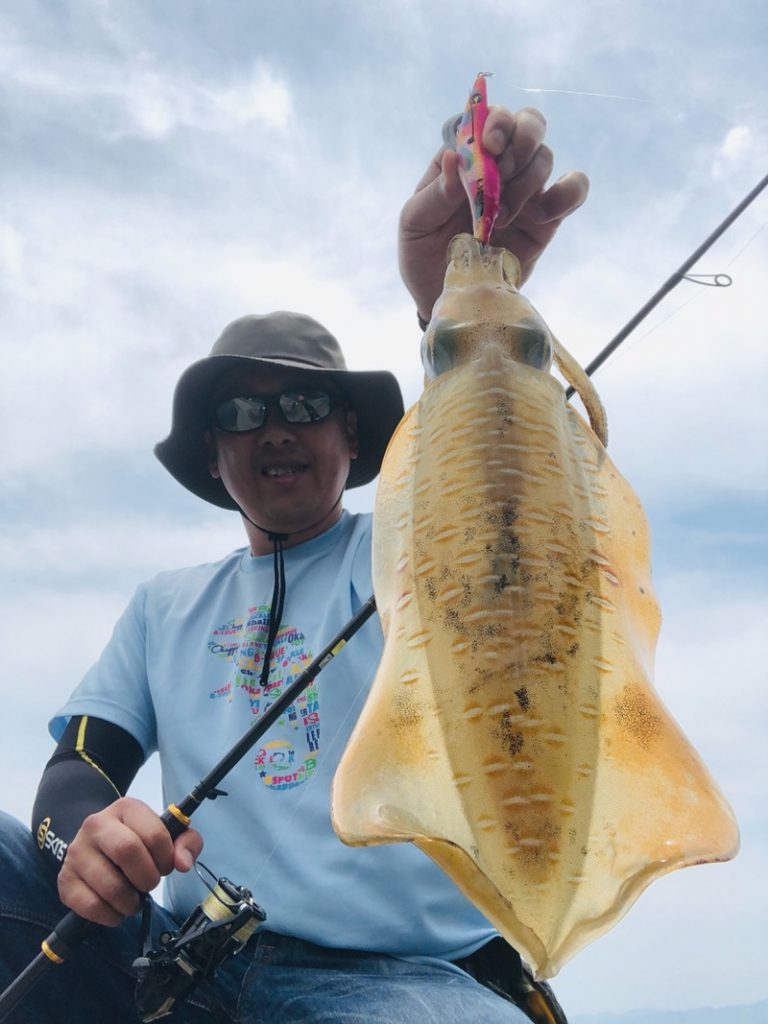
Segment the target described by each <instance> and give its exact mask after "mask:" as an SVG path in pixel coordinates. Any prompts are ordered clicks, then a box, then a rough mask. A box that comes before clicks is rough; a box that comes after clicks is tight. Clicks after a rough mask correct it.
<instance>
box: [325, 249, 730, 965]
mask: <svg viewBox="0 0 768 1024" xmlns="http://www.w3.org/2000/svg"><path fill="white" fill-rule="evenodd" d="M476 234H477V233H476ZM519 281H520V267H519V264H518V262H517V260H516V258H515V257H514V256H513V255H512V254H511V253H509V252H508V251H506V250H505V249H502V248H494V247H492V246H490V245H486V244H484V242H483V239H482V238H478V237H473V236H471V235H468V234H464V235H459V236H457V237H456V238H454V240H453V241H452V243H451V245H450V249H449V253H448V268H447V272H446V277H445V287H444V290H443V293H442V295H441V296H440V298H439V300H438V302H437V304H436V306H435V309H434V311H433V316H432V320H431V322H430V324H429V326H428V329H427V331H426V333H425V335H424V339H423V343H422V361H423V363H424V367H425V375H426V377H425V387H424V391H423V394H422V395H421V398H420V400H419V401H418V403H417V404H416V405H415V406H413V407H412V408H411V409H410V410H409V411H408V412H407V413H406V415H405V417H404V418H403V420H402V422H401V424H400V426H399V427H398V429H397V431H396V433H395V435H394V437H393V438H392V441H391V443H390V445H389V448H388V450H387V453H386V456H385V458H384V463H383V467H382V471H381V476H380V480H379V485H378V491H377V495H376V501H375V509H374V538H373V574H374V589H375V595H376V602H377V607H378V610H379V614H380V618H381V622H382V627H383V631H384V637H385V642H384V649H383V654H382V658H381V662H380V664H379V667H378V670H377V673H376V676H375V679H374V682H373V684H372V688H371V691H370V694H369V697H368V700H367V702H366V704H365V706H364V708H363V711H362V713H361V715H360V718H359V720H358V722H357V724H356V726H355V729H354V731H353V733H352V736H351V738H350V740H349V743H348V745H347V748H346V750H345V752H344V754H343V756H342V759H341V761H340V763H339V766H338V769H337V773H336V776H335V780H334V786H333V797H332V817H333V822H334V826H335V828H336V831H337V833H338V835H339V836H340V838H341V839H342V840H343V841H344V842H346V843H349V844H354V845H370V844H376V843H385V842H412V843H414V844H415V845H416V846H417V847H418V848H419V849H421V850H422V851H423V852H424V853H425V854H427V855H428V856H429V857H431V858H432V859H433V860H434V861H435V862H436V863H437V864H438V865H439V866H440V867H441V868H442V869H443V870H444V871H445V872H446V873H447V874H448V875H449V876H450V877H451V878H452V879H453V881H454V882H455V884H456V885H457V886H458V887H459V889H460V890H461V891H462V892H463V893H464V894H465V895H466V896H467V897H468V898H469V899H470V900H471V901H472V902H473V903H474V904H475V905H476V906H477V907H478V908H479V909H480V910H481V911H482V913H483V914H485V916H486V917H487V918H488V920H489V921H490V922H491V923H492V924H493V925H494V926H495V927H496V928H497V929H498V931H499V932H500V933H501V934H502V935H503V936H504V937H505V938H506V939H507V940H508V941H509V942H510V943H511V944H512V945H513V946H514V947H515V948H516V949H517V950H518V951H519V952H520V953H521V955H522V956H523V957H524V958H525V959H526V960H527V961H528V963H529V964H530V965H531V967H532V969H533V971H534V973H535V975H536V976H537V977H539V978H549V977H553V976H554V975H555V974H556V973H557V972H558V970H559V969H560V967H561V966H562V965H563V964H564V963H565V962H566V961H567V960H568V959H569V958H571V957H573V956H574V955H575V954H576V953H577V952H578V951H579V950H580V949H582V948H583V947H584V946H585V945H586V944H587V943H589V942H591V941H593V940H594V939H596V938H597V937H598V936H600V935H602V934H603V933H605V932H606V931H607V930H608V929H610V928H611V927H612V926H613V925H614V924H615V923H616V922H617V921H618V920H619V919H620V918H621V917H622V916H623V914H624V913H625V912H626V911H627V910H628V909H629V907H630V906H631V905H632V903H633V902H634V901H635V900H636V899H637V897H638V896H639V895H640V893H641V892H642V891H643V890H644V889H645V888H646V887H647V886H648V885H649V884H650V883H651V882H652V881H653V880H654V879H656V878H658V877H660V876H661V875H664V874H666V873H667V872H669V871H672V870H674V869H676V868H682V867H684V866H686V865H692V864H698V863H703V862H708V861H722V860H727V859H729V858H730V857H732V856H733V855H734V854H735V853H736V850H737V848H738V830H737V826H736V822H735V819H734V816H733V813H732V811H731V809H730V807H729V805H728V804H727V802H726V800H725V798H724V797H723V795H722V794H721V792H720V790H719V789H718V787H717V784H716V783H715V781H714V780H713V779H712V777H711V776H710V774H709V772H708V770H707V768H706V767H705V765H704V764H703V762H702V760H701V759H700V757H699V755H698V754H697V753H696V751H695V750H694V749H693V747H692V745H691V744H690V742H689V741H688V740H687V739H686V737H685V736H684V735H683V733H682V731H681V729H680V728H679V726H678V725H677V724H676V722H675V721H674V719H673V718H672V717H671V715H670V713H669V712H668V711H667V709H666V708H665V706H664V705H663V703H662V701H661V699H660V697H659V695H658V694H657V692H656V690H655V689H654V685H653V667H654V651H655V646H656V640H657V636H658V631H659V624H660V612H659V606H658V602H657V599H656V596H655V594H654V590H653V585H652V582H651V575H650V538H649V529H648V524H647V522H646V518H645V515H644V513H643V509H642V507H641V504H640V501H639V500H638V498H637V496H636V495H635V493H634V491H633V490H632V488H631V487H630V485H629V484H628V483H627V482H626V480H624V478H623V477H622V476H621V474H620V473H619V471H618V469H617V468H616V466H615V465H614V464H613V462H612V461H611V459H610V457H609V455H608V453H607V451H606V447H605V444H606V439H607V428H606V417H605V412H604V409H603V406H602V404H601V402H600V399H599V397H598V395H597V393H596V391H595V389H594V387H593V385H592V384H591V382H590V381H589V379H588V378H587V377H586V376H585V374H584V372H583V370H581V368H580V367H579V365H578V363H577V362H576V360H574V359H573V358H572V357H571V356H570V355H569V354H568V353H567V352H566V350H565V349H564V348H563V346H562V345H560V343H559V342H558V341H557V340H556V339H555V338H554V337H553V335H552V333H551V332H550V331H549V329H548V328H547V326H546V324H545V322H544V321H543V319H542V318H541V317H540V316H539V314H538V313H537V312H536V310H535V309H534V308H533V306H532V305H531V304H530V303H529V302H528V300H527V299H526V298H525V297H524V296H523V295H521V294H520V292H519V290H518V286H519ZM553 360H554V361H556V363H557V365H558V367H559V368H560V370H561V372H562V374H563V376H564V377H565V378H566V379H567V380H568V381H569V382H571V383H572V384H573V385H574V387H575V388H576V390H577V391H578V393H579V395H580V396H581V397H582V400H583V402H584V406H585V408H586V410H587V414H588V419H589V422H587V420H586V419H584V418H582V416H581V415H580V414H579V412H578V411H577V410H576V409H575V408H573V407H572V406H571V405H570V404H569V403H568V402H566V400H565V394H564V389H563V386H562V384H561V383H560V381H559V380H558V379H557V378H556V377H555V376H553V374H552V372H551V366H552V362H553Z"/></svg>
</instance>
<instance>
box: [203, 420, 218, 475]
mask: <svg viewBox="0 0 768 1024" xmlns="http://www.w3.org/2000/svg"><path fill="white" fill-rule="evenodd" d="M203 444H204V445H205V454H206V456H207V458H208V472H209V473H210V474H211V476H212V477H213V479H214V480H219V479H220V477H221V473H220V472H219V456H218V453H217V451H216V438H215V437H214V436H213V434H212V433H211V431H210V430H206V431H204V432H203Z"/></svg>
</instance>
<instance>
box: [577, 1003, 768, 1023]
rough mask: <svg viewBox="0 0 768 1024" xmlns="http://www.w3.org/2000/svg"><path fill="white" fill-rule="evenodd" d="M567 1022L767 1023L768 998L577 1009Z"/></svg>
mask: <svg viewBox="0 0 768 1024" xmlns="http://www.w3.org/2000/svg"><path fill="white" fill-rule="evenodd" d="M568 1021H569V1024H768V999H761V1000H760V1001H759V1002H757V1003H749V1004H743V1005H740V1006H702V1007H699V1008H698V1009H696V1010H628V1011H626V1012H624V1013H610V1012H606V1013H586V1014H584V1013H580V1014H576V1015H575V1016H569V1018H568Z"/></svg>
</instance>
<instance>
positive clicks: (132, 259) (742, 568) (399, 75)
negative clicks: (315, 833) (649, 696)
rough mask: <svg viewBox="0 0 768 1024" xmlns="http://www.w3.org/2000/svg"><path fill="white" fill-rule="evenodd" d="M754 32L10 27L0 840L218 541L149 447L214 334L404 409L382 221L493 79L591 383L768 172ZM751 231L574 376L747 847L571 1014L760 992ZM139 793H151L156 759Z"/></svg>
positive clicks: (500, 21)
mask: <svg viewBox="0 0 768 1024" xmlns="http://www.w3.org/2000/svg"><path fill="white" fill-rule="evenodd" d="M767 42H768V15H767V14H766V9H765V5H764V2H763V0H734V3H733V4H731V5H729V7H728V11H727V12H726V11H725V9H724V8H723V6H722V3H720V2H717V3H715V2H714V0H701V2H699V3H696V4H691V3H685V4H683V3H681V2H678V0H666V2H665V3H664V4H648V3H646V2H644V0H625V2H619V0H614V2H612V3H609V2H598V0H567V2H566V0H535V2H534V0H518V2H516V3H514V4H513V3H510V2H508V0H505V2H501V0H499V2H495V0H474V2H473V3H472V4H471V5H470V4H468V3H461V4H459V3H452V2H450V0H390V2H389V3H388V4H386V5H380V4H374V3H370V2H365V0H355V2H349V0H327V2H320V0H283V3H282V4H280V5H277V4H274V3H266V2H263V0H231V2H227V0H162V2H159V0H158V2H150V0H133V2H132V3H130V4H123V3H118V2H110V0H69V2H61V0H57V2H53V0H51V2H38V0H6V2H4V3H3V4H2V6H1V7H0V90H1V93H0V142H1V145H2V160H1V161H0V175H1V176H2V179H1V181H0V190H1V195H2V201H1V204H0V340H1V343H2V351H3V373H2V378H1V379H2V383H1V384H0V387H2V403H1V405H0V420H1V421H2V422H1V425H0V444H1V445H2V466H3V484H4V486H3V489H2V503H1V504H0V525H1V526H2V529H1V530H0V572H1V574H2V592H1V593H0V606H1V611H2V615H1V616H0V659H2V664H1V666H0V694H1V695H2V700H3V705H4V707H5V715H4V717H3V719H2V722H1V723H0V730H2V731H1V733H0V736H1V740H2V743H1V749H2V755H1V756H2V766H3V779H4V785H3V798H2V801H0V804H2V806H3V807H4V809H6V810H8V811H10V812H11V813H14V814H16V815H17V816H18V817H20V818H22V819H24V820H28V818H29V812H30V808H31V804H32V800H33V796H34V792H35V788H36V784H37V779H38V777H39V773H40V771H41V769H42V766H43V765H44V763H45V761H46V759H47V757H48V756H49V753H50V750H51V748H52V743H51V740H50V738H49V737H48V735H47V728H46V723H47V720H48V717H49V716H50V714H51V713H52V712H53V711H54V710H55V709H56V708H57V706H58V705H59V704H60V703H61V702H63V700H64V699H65V698H66V696H67V695H68V693H69V692H70V690H71V689H72V688H73V687H74V686H75V685H76V684H77V683H78V682H79V680H80V678H81V676H82V674H83V673H84V671H85V670H86V669H87V668H88V666H89V665H90V664H91V663H92V662H93V661H94V660H95V658H96V657H97V656H98V654H99V652H100V650H101V648H102V647H103V645H104V644H105V642H106V640H107V639H108V637H109V634H110V631H111V628H112V625H113V623H114V621H115V619H116V618H117V616H118V614H119V613H120V611H121V610H122V608H123V607H124V605H125V604H126V602H127V601H128V599H129V598H130V596H131V594H132V592H133V589H134V588H135V586H136V585H137V584H138V583H139V582H140V581H142V580H144V579H146V578H148V577H151V576H153V575H154V574H155V573H156V572H158V571H160V570H163V569H167V568H172V567H176V566H180V565H185V564H195V563H198V562H202V561H212V560H215V559H217V558H219V557H221V556H222V555H223V554H225V553H226V552H227V551H229V550H231V549H232V548H234V547H238V546H241V545H242V543H243V535H242V530H241V527H240V525H239V522H238V520H237V518H236V516H235V515H234V514H233V513H227V512H225V511H222V510H217V509H215V508H213V507H212V506H211V507H206V506H205V505H204V504H203V503H201V502H200V501H199V500H198V499H195V498H193V497H192V496H191V495H190V494H188V493H187V492H186V491H184V490H183V489H182V488H181V487H179V485H178V484H176V483H175V481H173V480H172V479H171V478H170V476H168V475H167V474H165V473H164V471H163V470H162V469H161V467H160V466H159V464H158V463H157V462H156V461H155V460H154V457H153V455H152V446H153V445H154V443H155V442H156V441H158V440H159V439H161V438H162V437H164V436H165V435H166V433H167V431H168V428H169V425H170V397H171V394H172V391H173V387H174V384H175V381H176V379H177V378H178V376H179V374H180V372H181V371H182V369H183V368H184V367H185V366H187V365H188V364H189V363H191V362H192V361H194V360H195V359H197V358H199V357H201V356H203V355H205V354H206V353H207V351H208V350H209V349H210V346H211V345H212V343H213V341H214V340H215V338H216V337H217V336H218V334H219V333H220V331H221V329H222V328H223V327H224V325H225V324H227V323H228V322H229V321H231V320H232V319H234V318H235V317H237V316H240V315H242V314H244V313H247V312H256V313H263V312H268V311H270V310H273V309H295V310H298V311H301V312H306V313H309V314H310V315H312V316H315V317H316V318H318V319H319V320H321V321H322V322H323V323H325V324H326V325H327V326H328V327H329V328H330V329H331V330H332V331H333V332H334V333H335V334H336V335H337V337H338V338H339V339H340V340H341V342H342V344H343V346H344V349H345V352H346V355H347V360H348V363H349V365H350V366H351V367H352V368H353V369H380V368H387V369H390V370H392V371H393V372H394V373H396V375H397V377H398V379H399V381H400V383H401V386H402V389H403V392H404V396H405V399H406V402H407V403H410V402H413V401H415V400H416V399H417V398H418V395H419V391H420V388H421V367H420V364H419V355H418V351H419V342H420V332H419V330H418V327H417V324H416V314H415V310H414V308H413V306H412V303H411V300H410V297H409V296H408V294H407V292H406V290H405V288H404V287H403V285H402V283H401V281H400V279H399V276H398V271H397V261H396V229H397V218H398V214H399V211H400V208H401V206H402V204H403V202H404V201H405V199H406V198H407V196H408V195H409V194H410V192H411V191H412V190H413V187H414V186H415V184H416V182H417V181H418V179H419V178H420V177H421V174H422V173H423V171H424V169H425V167H426V166H427V164H428V162H429V160H430V158H431V157H432V155H433V153H434V152H435V150H436V149H437V148H438V146H439V144H440V130H441V126H442V124H443V122H444V121H445V120H446V118H447V117H448V116H450V115H451V114H453V113H455V112H457V111H459V110H460V109H461V108H462V107H463V105H464V102H465V99H466V95H467V92H468V90H469V87H470V85H471V83H472V81H473V79H474V76H475V74H476V73H477V72H478V71H480V70H483V71H493V72H494V77H493V78H492V79H491V80H490V83H489V92H490V99H491V101H492V102H495V103H499V104H503V105H505V106H507V107H509V108H511V109H513V110H514V109H517V108H519V107H521V106H525V105H535V106H538V107H539V109H541V110H542V111H543V113H544V114H545V116H546V118H547V122H548V142H549V144H550V145H551V146H552V148H553V149H554V152H555V171H554V176H555V177H556V176H558V175H560V174H562V173H564V172H565V171H568V170H571V169H581V170H584V171H585V172H586V173H587V174H588V175H589V177H590V180H591V192H590V197H589V200H588V202H587V204H586V205H585V206H584V207H583V208H582V209H581V210H580V211H578V213H577V214H575V215H574V216H573V217H572V218H571V220H570V221H569V222H568V223H567V224H565V225H564V226H563V227H562V228H561V230H560V232H559V234H558V236H557V237H556V239H555V241H554V242H553V244H552V246H551V249H550V251H548V252H547V253H546V254H545V256H544V257H543V258H542V259H541V261H540V263H539V265H538V267H537V269H536V271H535V273H534V275H533V277H532V278H531V280H530V282H529V283H528V285H527V286H526V288H525V292H526V294H527V295H528V297H529V298H530V299H531V300H532V301H533V303H534V304H535V305H536V307H537V308H538V310H539V312H540V313H541V314H542V316H543V317H544V319H545V320H546V321H547V323H548V324H549V325H550V327H551V328H552V330H553V331H554V333H555V334H556V335H557V336H558V337H559V338H560V340H561V341H562V342H563V343H564V344H565V345H566V347H567V348H568V349H569V350H570V351H571V352H572V354H573V355H574V356H575V357H576V358H577V359H579V360H580V361H581V362H582V364H586V363H588V362H589V361H590V360H591V359H592V357H593V356H594V355H595V354H596V353H597V352H598V351H599V350H600V349H601V348H602V347H603V345H605V343H606V342H607V341H608V340H609V339H610V338H611V337H612V336H613V335H614V334H615V333H616V332H617V331H618V330H619V328H620V327H621V326H622V325H623V324H624V323H625V322H626V321H627V320H628V319H629V318H630V316H632V314H634V313H635V311H636V310H637V309H638V308H639V307H640V306H641V305H642V304H643V303H644V302H645V301H646V300H647V299H648V298H649V297H650V296H651V295H652V294H653V293H654V292H655V291H656V289H657V288H658V287H659V286H660V285H661V284H662V283H663V282H664V281H665V280H666V279H667V278H668V277H669V275H670V274H671V273H672V272H673V271H674V270H675V269H676V268H677V267H678V266H680V264H682V262H683V261H684V260H685V259H686V258H687V256H688V255H689V254H690V253H691V252H692V251H693V250H694V249H695V248H696V246H698V245H699V244H700V243H701V242H702V241H703V240H704V238H705V237H707V235H708V234H709V233H710V232H711V231H712V230H713V229H714V228H715V227H716V226H717V224H718V223H719V222H720V221H721V220H722V219H723V218H724V217H725V216H726V214H728V213H729V211H730V210H731V209H732V208H733V207H734V206H735V205H736V204H737V203H738V202H739V201H740V200H741V199H742V198H743V196H745V195H746V194H747V193H748V192H749V191H750V190H751V189H752V188H753V187H754V186H755V185H756V184H757V182H758V181H759V180H760V179H761V178H762V177H763V176H764V175H765V174H766V172H767V171H768V115H766V112H765V110H766V108H765V94H766V85H767V84H768V82H767V79H768V71H767V67H768V65H767V64H766V61H765V46H766V43H767ZM767 221H768V191H767V192H766V193H765V194H764V195H763V196H761V197H760V198H759V199H758V200H756V201H755V203H753V204H752V206H751V207H750V208H749V209H748V210H747V211H746V212H745V213H744V214H743V216H742V217H741V218H740V219H739V220H738V221H737V222H736V223H735V224H734V225H733V227H732V228H730V229H729V231H728V232H727V233H726V234H725V235H724V236H723V238H722V239H720V241H718V243H717V244H716V245H715V246H714V247H713V248H712V250H711V251H710V252H709V253H708V254H707V255H706V256H705V257H704V258H702V260H701V261H700V263H699V264H698V265H697V266H696V268H695V270H696V271H698V272H700V273H707V274H714V273H727V274H729V275H730V276H731V277H732V279H733V284H732V285H731V286H730V287H728V288H715V287H705V286H702V285H696V284H693V283H689V282H682V283H681V284H680V285H679V286H678V287H677V288H676V289H675V290H674V291H673V292H672V294H671V295H669V296H668V297H667V298H666V299H665V300H664V302H663V303H662V304H661V305H660V306H659V307H658V308H657V310H656V311H655V312H654V313H653V314H652V315H651V316H650V317H649V319H648V320H647V321H645V322H644V323H643V324H642V325H641V326H640V327H639V328H638V329H637V330H636V331H635V332H634V333H633V334H632V335H631V337H630V339H629V340H628V341H627V342H626V343H625V345H624V346H623V347H622V348H621V349H620V350H619V352H618V353H617V354H616V355H615V356H614V357H612V358H611V359H610V360H609V362H608V363H607V364H606V365H605V366H604V367H603V368H602V369H601V370H599V371H598V372H597V373H596V375H595V377H594V381H595V384H596V386H597V388H598V391H599V392H600V394H601V397H602V399H603V401H604V403H605V406H606V409H607V412H608V419H609V430H610V442H609V451H610V453H611V455H612V458H613V460H614V462H615V463H616V464H617V465H618V467H619V468H620V469H621V471H622V473H623V474H624V475H625V476H626V477H627V478H628V480H629V481H630V482H631V483H632V485H633V486H634V488H635V489H636V491H637V492H638V494H639V495H640V497H641V499H642V501H643V503H644V506H645V509H646V513H647V516H648V519H649V522H650V525H651V530H652V535H653V559H654V581H655V585H656V589H657V592H658V595H659V598H660V601H661V606H662V611H663V617H664V619H663V626H662V632H661V638H660V643H659V649H658V655H657V663H656V682H657V687H658V690H659V692H660V694H661V696H662V699H663V700H664V701H665V703H666V704H667V706H668V707H669V708H670V710H671V711H672V713H673V714H674V716H675V717H676V718H677V719H678V721H679V722H680V724H681V725H682V727H683V729H684V731H685V733H686V734H687V736H688V737H689V738H690V739H691V741H692V742H693V743H694V745H695V746H696V748H697V749H698V750H699V752H700V753H701V755H702V757H703V758H704V760H705V762H706V763H707V765H708V766H709V768H710V770H711V771H712V773H713V774H714V776H715V778H716V779H717V780H718V782H719V784H720V786H721V788H722V789H723V791H724V793H725V794H726V796H727V797H728V799H729V801H730V802H731V804H732V806H733V808H734V810H735V812H736V815H737V818H738V820H739V824H740V827H741V834H742V849H741V852H740V853H739V855H738V856H737V857H736V859H735V860H733V861H732V862H731V863H729V864H725V865H723V864H720V865H707V866H701V867H696V868H693V869H688V870H685V871H683V872H676V873H674V874H672V875H669V876H666V877H665V878H663V879H661V880H660V881H657V882H656V883H654V884H653V885H652V886H651V887H650V889H649V890H648V891H647V892H646V893H645V894H644V895H643V896H641V898H640V900H639V901H638V903H637V904H636V905H635V906H634V907H633V908H632V909H631V910H630V911H629V913H628V915H627V916H626V917H625V918H624V919H623V920H622V921H621V922H620V924H619V925H618V926H617V927H616V928H615V929H614V930H613V931H611V932H610V933H608V934H607V935H605V936H604V937H602V938H601V939H599V940H598V941H597V942H596V943H594V944H593V945H592V946H590V947H588V948H587V949H586V950H585V951H583V952H582V953H580V954H579V955H578V956H577V957H576V959H575V960H573V961H572V962H571V963H569V964H568V965H566V967H565V968H564V969H563V970H562V972H561V974H560V975H559V976H558V978H557V979H555V982H554V985H555V990H556V992H557V994H558V996H559V998H560V1000H561V1002H562V1003H563V1005H564V1006H565V1007H566V1009H567V1010H568V1011H569V1012H570V1013H573V1014H575V1013H582V1012H597V1011H602V1010H631V1009H634V1008H638V1007H644V1006H658V1007H665V1008H669V1009H684V1008H692V1007H697V1006H705V1005H713V1006H718V1005H727V1004H733V1003H741V1002H744V1003H747V1002H752V1001H755V1000H757V999H760V998H765V997H766V996H767V995H768V982H766V977H768V972H766V965H767V964H768V940H767V939H766V928H765V920H766V917H767V916H768V899H767V897H766V892H767V889H768V887H766V885H765V869H766V865H767V864H768V817H767V815H766V807H768V800H767V799H766V792H765V779H766V778H768V763H767V762H768V757H766V748H768V722H767V721H766V718H767V717H768V716H766V707H765V693H766V683H767V682H768V679H767V678H766V676H767V675H768V670H767V669H766V656H765V621H766V613H767V612H768V587H767V586H766V567H767V566H768V550H767V545H766V533H767V532H768V530H767V527H766V523H767V522H768V517H766V511H767V502H766V491H767V490H768V456H767V455H766V450H767V448H768V446H767V445H766V438H767V437H768V415H767V414H766V389H767V388H768V373H767V372H766V371H767V369H768V356H767V355H766V351H767V346H766V340H767V339H766V329H765V323H766V316H767V314H768V299H767V298H766V294H767V293H766V288H765V281H766V279H768V231H766V230H765V225H766V222H767ZM373 494H374V490H373V485H370V486H368V487H366V488H363V489H361V490H359V491H356V492H352V493H351V494H350V495H349V500H348V507H350V508H351V509H352V510H353V511H367V510H369V509H370V508H371V507H372V502H373ZM137 793H138V795H142V796H143V798H144V799H146V800H147V801H148V802H150V803H151V804H152V805H153V806H156V807H159V806H160V796H159V788H158V784H157V777H156V769H155V768H154V766H153V765H152V764H150V765H148V766H147V767H146V768H145V769H143V770H142V774H141V775H140V777H139V781H138V784H137ZM638 813H643V809H642V808H638ZM257 898H258V894H257Z"/></svg>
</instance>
